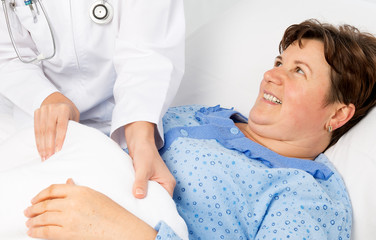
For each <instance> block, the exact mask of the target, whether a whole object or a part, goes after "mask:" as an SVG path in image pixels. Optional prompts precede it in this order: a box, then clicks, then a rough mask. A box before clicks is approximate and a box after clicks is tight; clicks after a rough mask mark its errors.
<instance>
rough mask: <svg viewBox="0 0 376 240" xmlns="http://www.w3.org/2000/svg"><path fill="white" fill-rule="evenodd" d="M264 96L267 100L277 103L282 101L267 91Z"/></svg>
mask: <svg viewBox="0 0 376 240" xmlns="http://www.w3.org/2000/svg"><path fill="white" fill-rule="evenodd" d="M264 98H265V99H266V100H268V101H271V102H273V103H277V104H282V101H281V100H279V99H278V98H276V97H275V96H273V95H270V94H267V93H264Z"/></svg>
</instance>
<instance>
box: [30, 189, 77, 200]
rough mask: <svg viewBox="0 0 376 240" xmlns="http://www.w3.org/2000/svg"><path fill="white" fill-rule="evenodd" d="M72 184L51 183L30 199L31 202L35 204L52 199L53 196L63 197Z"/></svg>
mask: <svg viewBox="0 0 376 240" xmlns="http://www.w3.org/2000/svg"><path fill="white" fill-rule="evenodd" d="M74 187H75V186H74V185H68V184H53V185H51V186H49V187H48V188H46V189H44V190H42V191H41V192H40V193H38V194H37V195H36V196H35V197H34V198H33V199H32V200H31V203H32V204H37V203H38V202H41V201H44V200H48V199H54V198H65V197H66V196H67V195H68V193H69V192H70V191H71V190H72V188H74Z"/></svg>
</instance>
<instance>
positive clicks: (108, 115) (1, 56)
mask: <svg viewBox="0 0 376 240" xmlns="http://www.w3.org/2000/svg"><path fill="white" fill-rule="evenodd" d="M94 2H95V0H63V1H54V0H49V1H43V3H44V5H45V8H46V11H47V14H48V15H49V17H50V20H51V24H52V28H53V31H54V34H55V39H56V45H57V53H56V56H55V57H54V58H52V59H51V60H48V61H44V62H42V63H41V64H37V65H36V64H24V63H22V62H21V61H20V60H19V59H18V58H17V57H16V54H15V52H14V50H13V47H12V44H11V41H10V38H9V37H8V31H7V26H6V23H5V19H4V11H3V9H2V8H1V10H0V15H1V16H0V19H1V20H0V94H2V95H3V96H5V97H6V98H8V99H9V100H10V101H11V102H13V103H14V104H15V105H16V106H17V107H18V109H21V110H22V111H23V112H25V113H27V114H28V115H30V116H32V115H33V114H34V111H35V110H36V109H37V108H39V107H40V105H41V103H42V101H43V100H44V99H45V98H46V97H47V96H48V95H50V94H52V93H53V92H56V91H59V92H61V93H62V94H64V95H65V96H66V97H68V98H69V99H70V100H71V101H72V102H73V103H74V104H75V105H76V106H77V108H78V110H79V111H80V113H81V122H83V123H85V124H87V125H90V126H94V127H97V128H100V129H102V130H103V129H104V130H103V131H104V132H107V133H110V134H111V137H112V138H113V139H114V140H115V141H117V142H118V143H119V144H121V145H123V146H124V130H123V126H124V125H126V124H128V123H131V122H134V121H148V122H152V123H155V124H157V127H158V132H159V137H158V138H157V139H156V140H157V145H159V146H161V144H162V138H161V137H163V129H162V124H161V118H162V116H163V114H164V113H165V111H166V110H167V108H168V106H169V104H170V103H171V101H172V99H173V97H174V95H175V93H176V91H177V89H178V86H179V84H180V80H181V77H182V75H183V72H184V33H185V27H184V11H183V1H182V0H108V2H109V3H110V4H111V5H112V6H113V8H114V18H113V20H112V22H111V23H109V24H107V25H98V24H96V23H94V22H93V21H92V20H91V19H90V17H89V9H90V6H91V5H92V4H93V3H94ZM7 3H9V0H7ZM16 4H17V6H18V7H17V10H16V14H17V16H16V15H15V14H14V12H13V11H12V10H11V9H10V8H9V6H8V4H7V6H8V13H9V17H10V20H11V22H12V23H11V26H12V30H13V34H14V37H15V39H16V42H17V46H18V48H19V49H20V51H21V54H22V56H25V57H27V56H35V49H38V50H39V52H42V53H43V54H44V55H47V56H48V55H49V54H50V53H51V52H52V49H53V48H52V41H51V37H50V34H49V30H48V27H47V24H46V22H45V20H44V19H43V15H40V16H39V20H38V23H36V24H35V23H34V22H33V18H32V15H31V11H30V10H29V7H27V6H24V3H23V0H16Z"/></svg>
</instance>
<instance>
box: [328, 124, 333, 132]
mask: <svg viewBox="0 0 376 240" xmlns="http://www.w3.org/2000/svg"><path fill="white" fill-rule="evenodd" d="M332 131H333V128H332V126H330V125H329V127H328V132H329V133H331V132H332Z"/></svg>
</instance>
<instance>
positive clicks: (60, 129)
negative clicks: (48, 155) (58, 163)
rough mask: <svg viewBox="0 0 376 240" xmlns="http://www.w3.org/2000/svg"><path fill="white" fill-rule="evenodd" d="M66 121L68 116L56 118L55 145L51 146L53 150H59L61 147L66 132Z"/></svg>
mask: <svg viewBox="0 0 376 240" xmlns="http://www.w3.org/2000/svg"><path fill="white" fill-rule="evenodd" d="M68 122H69V116H68V117H63V118H58V119H57V124H56V139H55V145H54V146H52V147H53V148H54V151H55V152H59V151H60V150H61V148H62V147H63V143H64V140H65V136H66V134H67V129H68Z"/></svg>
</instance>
